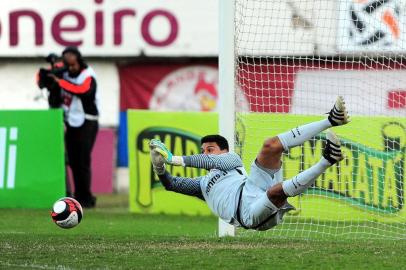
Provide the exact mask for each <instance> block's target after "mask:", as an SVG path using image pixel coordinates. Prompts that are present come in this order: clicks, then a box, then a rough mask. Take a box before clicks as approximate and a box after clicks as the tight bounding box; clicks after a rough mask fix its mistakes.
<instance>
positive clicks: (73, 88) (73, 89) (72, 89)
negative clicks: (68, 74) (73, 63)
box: [59, 76, 96, 95]
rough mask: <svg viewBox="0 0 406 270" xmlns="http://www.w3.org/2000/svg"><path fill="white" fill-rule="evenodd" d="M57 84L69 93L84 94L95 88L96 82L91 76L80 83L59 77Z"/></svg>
mask: <svg viewBox="0 0 406 270" xmlns="http://www.w3.org/2000/svg"><path fill="white" fill-rule="evenodd" d="M59 86H60V87H61V88H63V89H64V90H65V91H67V92H69V93H71V94H74V95H85V94H88V93H90V92H92V91H94V90H95V89H96V82H95V79H94V78H93V77H91V76H89V77H87V78H86V79H85V80H84V81H83V83H81V84H74V83H71V82H69V81H67V80H64V79H60V80H59Z"/></svg>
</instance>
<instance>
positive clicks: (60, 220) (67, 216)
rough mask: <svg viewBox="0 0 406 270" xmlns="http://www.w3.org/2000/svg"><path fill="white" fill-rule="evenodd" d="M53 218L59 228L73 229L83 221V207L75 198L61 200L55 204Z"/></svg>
mask: <svg viewBox="0 0 406 270" xmlns="http://www.w3.org/2000/svg"><path fill="white" fill-rule="evenodd" d="M51 217H52V220H53V221H54V222H55V224H56V225H58V226H59V227H61V228H64V229H70V228H73V227H75V226H76V225H78V224H79V223H80V221H81V220H82V217H83V210H82V206H81V205H80V203H79V202H78V201H77V200H75V199H73V198H69V197H65V198H61V199H59V200H57V201H56V202H55V203H54V205H53V207H52V212H51Z"/></svg>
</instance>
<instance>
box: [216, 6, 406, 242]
mask: <svg viewBox="0 0 406 270" xmlns="http://www.w3.org/2000/svg"><path fill="white" fill-rule="evenodd" d="M234 1H235V3H234V18H233V19H234V32H235V33H234V40H233V44H234V56H235V57H234V62H235V65H234V66H235V75H234V83H235V88H239V89H240V90H241V91H242V92H243V93H245V98H244V97H241V96H238V98H237V96H236V98H235V99H236V103H235V104H236V106H235V107H236V108H235V119H236V120H235V123H236V132H235V139H236V141H235V144H236V151H239V152H240V153H241V155H242V158H243V161H244V164H245V165H246V168H247V169H248V168H249V164H250V163H251V162H252V160H254V159H255V156H256V155H257V153H258V151H259V149H260V147H261V145H262V142H263V140H264V139H265V138H267V137H271V136H275V135H277V134H279V133H282V132H284V131H287V130H289V129H291V128H294V127H296V126H298V125H301V124H305V123H308V122H311V121H314V120H319V119H322V118H323V117H326V115H325V113H326V112H329V111H330V109H331V107H332V105H333V104H334V101H335V99H336V97H337V96H338V95H341V96H343V97H344V99H345V101H346V105H347V108H348V111H349V113H350V115H351V116H352V122H351V123H350V124H348V125H346V126H343V127H338V128H334V130H335V132H336V133H337V134H338V135H339V136H340V138H341V141H342V145H343V148H344V153H345V155H346V159H345V160H344V161H342V162H341V163H340V165H338V166H333V167H331V169H329V170H328V171H327V172H326V173H325V174H323V175H322V176H321V177H319V178H318V179H317V180H316V182H315V185H314V186H312V187H311V188H310V189H309V190H308V191H307V192H306V193H305V194H303V195H301V196H298V197H294V198H290V199H289V201H290V203H291V204H292V205H294V206H295V207H296V211H292V212H291V213H290V214H289V215H287V216H285V219H284V222H283V223H282V224H281V225H278V226H277V227H275V228H273V229H271V230H269V231H267V232H266V233H265V234H266V235H269V236H283V237H305V238H313V237H315V238H325V237H333V238H342V237H350V238H353V237H355V238H384V239H399V238H406V223H405V222H406V209H405V205H404V197H405V193H406V187H405V175H406V58H405V52H406V4H405V2H404V1H400V0H390V1H389V0H375V1H373V0H319V1H317V0H291V1H277V0H234ZM220 12H221V11H220ZM244 102H246V103H248V106H247V107H248V108H249V111H248V112H241V111H240V110H239V108H241V103H244ZM324 138H325V135H324V134H323V133H322V134H320V135H318V136H316V137H315V138H313V139H312V140H310V141H308V142H306V143H305V144H304V145H303V146H301V147H296V148H293V149H291V150H290V151H289V153H286V154H284V156H283V171H284V179H289V178H292V177H293V176H294V175H297V174H298V173H299V172H301V171H303V170H305V169H307V168H309V167H310V166H311V165H313V164H314V163H316V162H317V161H318V160H319V158H320V156H321V153H322V149H323V146H324ZM238 233H242V234H249V233H255V232H250V231H244V230H241V232H240V231H239V232H238Z"/></svg>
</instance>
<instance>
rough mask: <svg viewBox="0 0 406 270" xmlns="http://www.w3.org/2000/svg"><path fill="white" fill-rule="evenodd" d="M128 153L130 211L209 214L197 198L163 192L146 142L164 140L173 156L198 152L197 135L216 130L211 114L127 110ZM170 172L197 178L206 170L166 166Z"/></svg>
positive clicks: (215, 117) (215, 119) (215, 123)
mask: <svg viewBox="0 0 406 270" xmlns="http://www.w3.org/2000/svg"><path fill="white" fill-rule="evenodd" d="M127 115H128V147H129V150H128V154H129V169H130V192H129V201H130V210H131V211H132V212H142V213H167V214H181V213H182V214H190V215H209V214H210V210H209V209H208V207H207V206H206V203H205V202H203V201H202V200H200V199H197V198H193V197H189V196H185V195H182V194H177V193H174V192H169V191H166V190H165V188H164V187H163V186H162V185H161V183H160V182H159V179H158V178H157V177H156V175H155V174H154V173H153V171H152V165H151V160H150V157H149V146H148V143H149V141H150V140H151V139H152V138H157V139H160V140H161V141H162V142H164V143H165V144H166V145H167V146H168V147H169V149H170V150H171V151H172V152H173V153H174V155H179V156H181V155H193V154H198V153H200V138H201V137H202V136H204V135H207V134H215V133H217V130H218V128H217V115H216V114H213V113H182V112H179V113H174V112H165V113H163V112H151V111H141V110H129V111H128V114H127ZM167 169H168V171H169V172H170V173H171V174H172V175H176V176H182V177H197V176H201V175H204V174H206V173H207V172H206V171H205V170H201V169H194V168H183V167H175V166H168V167H167Z"/></svg>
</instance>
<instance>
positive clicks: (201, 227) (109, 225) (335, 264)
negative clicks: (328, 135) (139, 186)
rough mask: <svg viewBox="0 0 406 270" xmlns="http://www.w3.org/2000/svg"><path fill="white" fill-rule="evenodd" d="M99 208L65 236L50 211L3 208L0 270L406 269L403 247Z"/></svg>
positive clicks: (121, 203)
mask: <svg viewBox="0 0 406 270" xmlns="http://www.w3.org/2000/svg"><path fill="white" fill-rule="evenodd" d="M98 202H99V207H98V208H97V209H94V210H85V214H84V219H83V221H82V223H81V224H80V225H79V226H78V227H76V228H74V229H70V230H64V229H60V228H58V227H57V226H56V225H55V224H53V222H52V221H51V218H50V216H49V210H22V209H18V210H11V209H7V210H6V209H0V269H406V242H405V241H393V240H392V241H373V240H351V239H349V240H348V239H347V240H339V239H334V240H331V239H318V240H306V239H300V238H297V239H295V238H288V239H286V238H281V237H278V238H272V237H271V236H270V235H269V234H258V233H242V234H240V235H239V236H237V237H235V238H223V239H219V238H217V237H216V230H217V219H216V218H214V217H187V216H167V215H139V214H130V213H128V211H127V209H126V205H127V199H126V197H125V196H117V195H115V196H100V197H99V201H98Z"/></svg>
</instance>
